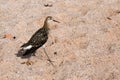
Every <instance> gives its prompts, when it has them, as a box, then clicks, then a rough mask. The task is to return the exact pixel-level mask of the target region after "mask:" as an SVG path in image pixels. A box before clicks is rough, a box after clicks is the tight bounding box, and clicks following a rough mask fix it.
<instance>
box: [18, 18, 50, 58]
mask: <svg viewBox="0 0 120 80" xmlns="http://www.w3.org/2000/svg"><path fill="white" fill-rule="evenodd" d="M51 19H52V17H51V16H48V17H47V18H46V20H45V21H44V25H43V27H42V28H40V29H39V30H38V31H36V32H35V33H34V34H33V36H32V37H31V38H30V40H29V41H28V42H27V43H25V44H23V45H22V46H21V48H22V49H20V50H19V52H18V54H17V56H18V57H21V58H26V57H30V56H31V55H35V51H36V50H37V49H38V48H39V47H41V46H43V45H44V44H45V43H46V42H47V40H48V34H49V25H48V20H51ZM29 45H32V48H30V49H24V48H25V47H28V46H29Z"/></svg>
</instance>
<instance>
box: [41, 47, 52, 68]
mask: <svg viewBox="0 0 120 80" xmlns="http://www.w3.org/2000/svg"><path fill="white" fill-rule="evenodd" d="M43 50H44V53H45V55H46V56H47V58H48V59H47V60H48V61H49V62H50V63H51V65H52V66H54V64H53V63H52V62H53V61H52V60H51V59H50V57H49V56H48V54H47V52H46V50H45V47H43Z"/></svg>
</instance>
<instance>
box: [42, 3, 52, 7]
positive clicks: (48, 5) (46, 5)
mask: <svg viewBox="0 0 120 80" xmlns="http://www.w3.org/2000/svg"><path fill="white" fill-rule="evenodd" d="M44 6H45V7H52V6H53V5H52V4H49V3H48V4H44Z"/></svg>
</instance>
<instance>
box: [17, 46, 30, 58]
mask: <svg viewBox="0 0 120 80" xmlns="http://www.w3.org/2000/svg"><path fill="white" fill-rule="evenodd" d="M31 50H32V45H28V46H27V45H25V44H24V45H22V46H21V49H20V50H19V51H18V53H17V54H16V56H17V57H21V58H26V57H28V55H29V54H30V55H31Z"/></svg>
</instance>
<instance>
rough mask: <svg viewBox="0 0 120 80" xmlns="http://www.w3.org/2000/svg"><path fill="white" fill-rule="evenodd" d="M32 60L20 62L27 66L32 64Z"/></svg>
mask: <svg viewBox="0 0 120 80" xmlns="http://www.w3.org/2000/svg"><path fill="white" fill-rule="evenodd" d="M33 63H34V62H33V61H26V62H22V63H21V64H26V65H27V66H29V65H32V64H33Z"/></svg>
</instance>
